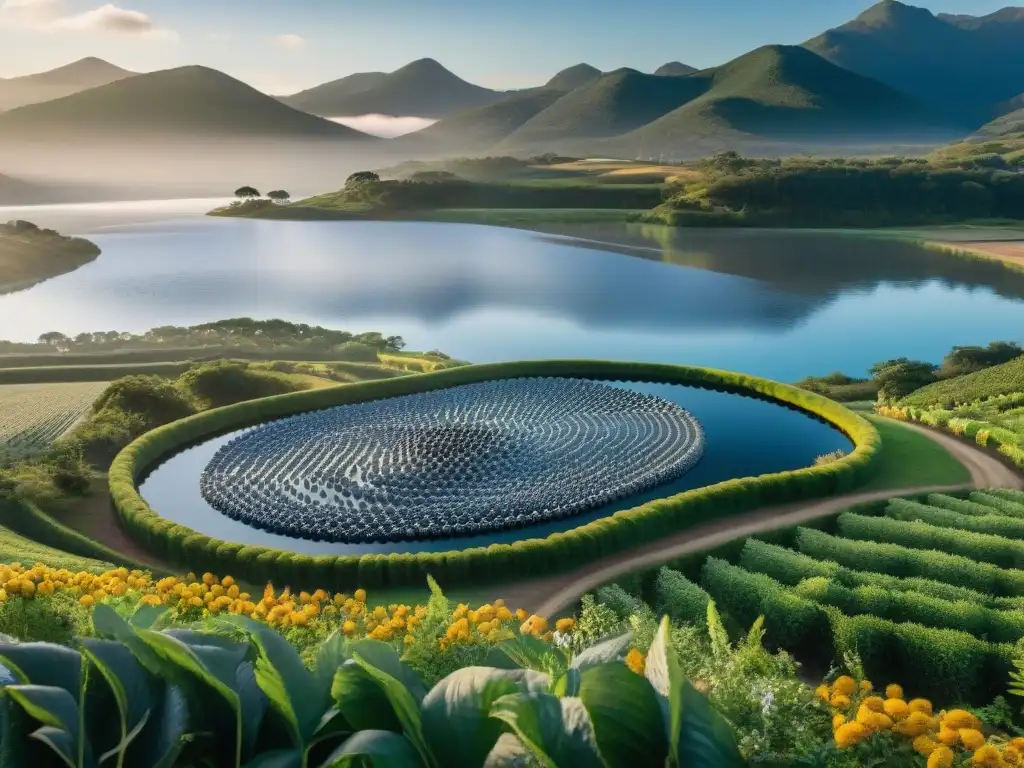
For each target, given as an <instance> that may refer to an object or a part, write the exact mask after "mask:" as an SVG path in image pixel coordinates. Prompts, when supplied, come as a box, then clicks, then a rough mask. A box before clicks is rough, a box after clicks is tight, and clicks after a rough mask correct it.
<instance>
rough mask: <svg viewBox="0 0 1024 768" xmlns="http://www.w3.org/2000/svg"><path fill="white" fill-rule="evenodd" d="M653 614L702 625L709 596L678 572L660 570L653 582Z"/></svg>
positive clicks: (705, 616)
mask: <svg viewBox="0 0 1024 768" xmlns="http://www.w3.org/2000/svg"><path fill="white" fill-rule="evenodd" d="M654 598H655V600H654V613H655V614H656V615H658V616H665V615H668V616H669V617H670V618H671V619H672V620H673V621H679V622H686V623H688V624H697V625H698V626H700V625H703V624H704V622H706V621H707V616H708V603H709V602H710V601H711V596H710V595H709V594H708V593H707V592H705V591H704V590H703V589H701V588H700V587H698V586H697V585H696V584H694V583H693V582H692V581H690V580H689V579H688V578H686V577H685V576H683V574H681V573H680V572H679V571H673V570H672V569H671V568H661V569H660V570H659V571H658V578H657V579H655V582H654Z"/></svg>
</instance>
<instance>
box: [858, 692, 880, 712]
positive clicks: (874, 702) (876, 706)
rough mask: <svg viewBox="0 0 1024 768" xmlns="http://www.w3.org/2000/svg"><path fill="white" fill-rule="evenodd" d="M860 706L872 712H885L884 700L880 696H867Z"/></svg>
mask: <svg viewBox="0 0 1024 768" xmlns="http://www.w3.org/2000/svg"><path fill="white" fill-rule="evenodd" d="M861 706H864V707H867V708H868V709H870V710H871V711H872V712H884V711H885V699H883V698H882V697H881V696H868V697H867V698H866V699H864V701H862V702H861Z"/></svg>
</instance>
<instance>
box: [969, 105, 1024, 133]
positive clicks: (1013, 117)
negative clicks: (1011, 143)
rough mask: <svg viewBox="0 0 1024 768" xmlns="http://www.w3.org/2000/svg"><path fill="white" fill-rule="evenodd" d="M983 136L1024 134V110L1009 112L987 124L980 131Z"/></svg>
mask: <svg viewBox="0 0 1024 768" xmlns="http://www.w3.org/2000/svg"><path fill="white" fill-rule="evenodd" d="M978 133H979V134H981V135H982V136H1014V135H1019V134H1024V108H1021V109H1016V110H1014V111H1013V112H1008V113H1007V114H1005V115H1003V116H1002V117H999V118H996V119H995V120H993V121H992V122H990V123H986V124H985V125H983V126H982V127H981V129H980V130H979V131H978Z"/></svg>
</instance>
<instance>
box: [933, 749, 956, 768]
mask: <svg viewBox="0 0 1024 768" xmlns="http://www.w3.org/2000/svg"><path fill="white" fill-rule="evenodd" d="M928 768H953V750H951V749H950V748H949V747H946V746H942V747H938V748H937V749H936V750H935V751H934V752H932V753H931V754H930V755H928Z"/></svg>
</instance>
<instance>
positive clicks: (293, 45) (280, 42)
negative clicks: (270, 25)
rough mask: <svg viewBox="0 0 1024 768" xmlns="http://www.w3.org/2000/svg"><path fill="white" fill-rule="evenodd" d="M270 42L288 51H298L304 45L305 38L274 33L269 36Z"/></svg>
mask: <svg viewBox="0 0 1024 768" xmlns="http://www.w3.org/2000/svg"><path fill="white" fill-rule="evenodd" d="M270 42H272V43H273V44H274V45H276V46H277V47H278V48H284V49H285V50H289V51H298V50H300V49H302V48H305V47H306V38H304V37H300V36H299V35H274V36H273V37H271V38H270Z"/></svg>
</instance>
